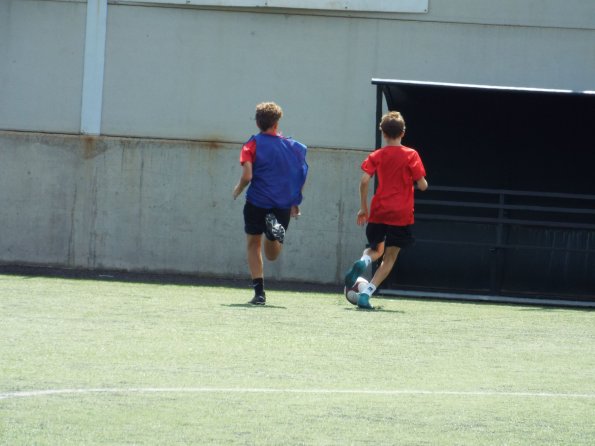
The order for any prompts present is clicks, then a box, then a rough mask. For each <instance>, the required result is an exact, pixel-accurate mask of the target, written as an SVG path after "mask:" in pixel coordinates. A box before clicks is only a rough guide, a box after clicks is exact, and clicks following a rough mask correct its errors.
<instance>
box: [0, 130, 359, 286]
mask: <svg viewBox="0 0 595 446" xmlns="http://www.w3.org/2000/svg"><path fill="white" fill-rule="evenodd" d="M239 150H240V145H236V144H227V145H223V144H214V143H200V142H192V141H175V142H172V141H162V140H138V139H127V138H107V137H100V138H91V137H77V136H64V135H44V134H30V133H14V132H2V133H0V156H1V158H2V160H3V162H2V164H0V190H2V194H0V212H1V214H0V220H1V221H2V231H1V235H0V262H2V263H14V264H42V265H53V266H60V267H73V268H92V269H93V268H97V269H122V270H127V271H152V272H182V273H196V274H202V275H217V276H238V277H248V270H247V266H246V261H245V235H244V232H243V217H242V206H243V200H240V199H238V200H236V201H234V200H233V199H232V197H231V192H232V190H233V186H234V185H235V183H236V182H237V180H238V178H239V175H240V168H239V163H238V158H239ZM363 156H365V154H364V153H361V152H357V151H345V150H317V149H311V150H310V151H309V155H308V162H309V164H310V175H309V180H308V183H307V186H306V190H305V200H304V204H303V206H302V213H303V215H302V217H300V218H299V219H298V220H292V222H291V226H290V228H289V231H288V236H287V241H286V244H285V248H284V250H285V251H284V253H283V254H282V257H281V259H280V261H279V262H278V263H274V264H271V263H269V262H267V264H266V266H265V270H266V275H267V277H275V278H277V279H286V280H290V279H291V280H300V281H311V282H322V283H334V282H340V280H341V276H342V272H343V270H345V269H346V268H347V265H348V264H349V263H350V262H351V261H353V258H354V257H355V256H357V255H359V253H360V251H361V250H362V249H363V243H364V233H363V230H362V229H361V228H359V227H357V226H356V225H355V213H356V211H357V206H358V204H359V200H358V195H357V194H358V192H357V186H358V181H359V164H360V162H361V159H362V158H363Z"/></svg>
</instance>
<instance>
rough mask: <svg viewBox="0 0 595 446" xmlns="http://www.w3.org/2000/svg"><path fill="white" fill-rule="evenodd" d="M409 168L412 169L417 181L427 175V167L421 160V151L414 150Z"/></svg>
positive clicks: (412, 175) (414, 179) (414, 178)
mask: <svg viewBox="0 0 595 446" xmlns="http://www.w3.org/2000/svg"><path fill="white" fill-rule="evenodd" d="M409 169H410V170H411V177H412V178H413V181H417V180H419V179H421V178H422V177H425V176H426V168H425V167H424V164H423V163H422V161H421V158H420V156H419V153H417V152H413V156H412V157H411V160H410V162H409Z"/></svg>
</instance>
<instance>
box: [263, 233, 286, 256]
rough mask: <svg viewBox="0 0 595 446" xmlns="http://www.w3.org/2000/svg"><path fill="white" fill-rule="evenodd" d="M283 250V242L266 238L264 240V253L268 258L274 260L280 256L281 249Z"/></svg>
mask: <svg viewBox="0 0 595 446" xmlns="http://www.w3.org/2000/svg"><path fill="white" fill-rule="evenodd" d="M282 250H283V244H282V243H279V242H278V241H277V240H269V239H267V238H265V240H264V255H265V256H266V257H267V259H268V260H270V261H273V260H276V259H277V257H279V254H281V251H282Z"/></svg>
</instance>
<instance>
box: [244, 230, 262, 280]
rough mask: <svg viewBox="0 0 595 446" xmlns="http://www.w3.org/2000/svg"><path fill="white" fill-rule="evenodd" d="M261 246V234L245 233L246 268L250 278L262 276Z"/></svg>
mask: <svg viewBox="0 0 595 446" xmlns="http://www.w3.org/2000/svg"><path fill="white" fill-rule="evenodd" d="M261 246H262V234H259V235H252V234H247V243H246V251H247V254H248V268H249V269H250V275H251V276H252V279H258V278H261V277H263V266H262V253H261Z"/></svg>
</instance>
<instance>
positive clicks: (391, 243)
mask: <svg viewBox="0 0 595 446" xmlns="http://www.w3.org/2000/svg"><path fill="white" fill-rule="evenodd" d="M414 240H415V239H414V237H413V234H412V233H411V227H410V226H388V227H387V230H386V242H385V243H386V248H385V249H384V257H383V259H382V262H381V264H380V266H379V267H378V269H377V270H376V272H375V273H374V277H372V280H371V281H370V284H369V285H368V286H367V287H366V289H365V290H364V291H363V292H362V293H360V294H359V296H358V301H357V306H358V307H360V308H368V309H372V308H373V307H372V305H370V302H369V300H370V296H371V295H372V294H373V293H374V291H376V288H377V287H379V286H380V284H382V282H384V280H385V279H386V278H387V277H388V275H389V274H390V272H391V271H392V269H393V267H394V266H395V263H396V261H397V257H398V256H399V252H401V248H403V247H406V246H410V245H411V244H413V242H414Z"/></svg>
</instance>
